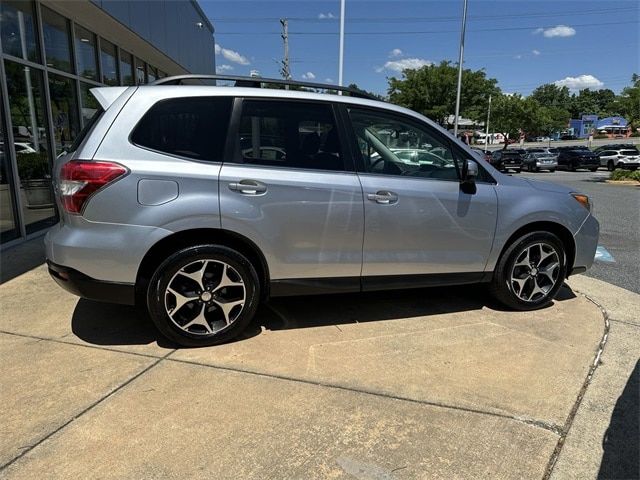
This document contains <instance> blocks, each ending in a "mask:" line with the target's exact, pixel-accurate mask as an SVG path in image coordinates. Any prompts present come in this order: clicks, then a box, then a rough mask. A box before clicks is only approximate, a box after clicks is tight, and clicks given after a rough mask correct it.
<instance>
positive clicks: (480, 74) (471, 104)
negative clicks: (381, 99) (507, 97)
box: [388, 61, 500, 125]
mask: <svg viewBox="0 0 640 480" xmlns="http://www.w3.org/2000/svg"><path fill="white" fill-rule="evenodd" d="M457 75H458V68H457V66H455V64H452V63H451V62H447V61H443V62H441V63H440V64H439V65H428V66H424V67H422V68H419V69H416V70H413V69H407V70H404V71H403V72H402V78H400V79H398V78H396V77H391V78H390V79H389V88H388V93H389V99H390V100H391V102H393V103H395V104H398V105H401V106H403V107H407V108H410V109H412V110H415V111H417V112H420V113H422V114H423V115H425V116H427V117H429V118H431V119H433V120H434V121H436V122H438V123H440V124H441V125H445V124H446V120H447V117H448V116H449V115H453V114H454V113H455V102H456V85H457ZM497 84H498V81H497V80H496V79H495V78H487V75H486V73H485V71H484V70H470V69H464V70H463V72H462V92H461V98H460V115H461V116H463V117H467V118H471V119H472V120H482V119H484V117H485V115H486V112H487V105H488V100H489V95H497V94H499V93H500V89H499V88H498V86H497Z"/></svg>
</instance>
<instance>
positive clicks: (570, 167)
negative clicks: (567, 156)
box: [569, 162, 578, 172]
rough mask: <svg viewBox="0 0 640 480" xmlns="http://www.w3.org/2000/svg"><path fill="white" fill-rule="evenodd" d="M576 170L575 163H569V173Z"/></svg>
mask: <svg viewBox="0 0 640 480" xmlns="http://www.w3.org/2000/svg"><path fill="white" fill-rule="evenodd" d="M577 169H578V168H577V166H576V164H575V162H571V163H570V164H569V171H570V172H575V171H576V170H577Z"/></svg>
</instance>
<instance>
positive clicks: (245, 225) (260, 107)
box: [220, 98, 364, 295]
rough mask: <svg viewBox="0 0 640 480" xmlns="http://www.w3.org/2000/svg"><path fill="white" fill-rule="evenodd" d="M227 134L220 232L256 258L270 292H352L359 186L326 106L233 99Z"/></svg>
mask: <svg viewBox="0 0 640 480" xmlns="http://www.w3.org/2000/svg"><path fill="white" fill-rule="evenodd" d="M231 130H232V131H231V136H230V138H229V140H228V142H227V151H228V153H227V157H228V158H227V159H226V160H225V162H224V164H223V166H222V169H221V172H220V213H221V218H222V228H223V229H226V230H229V231H232V232H236V233H238V234H241V235H243V236H244V237H247V238H248V239H250V240H251V241H252V242H253V243H255V244H256V245H257V246H258V248H259V249H260V250H261V251H262V252H263V254H264V256H265V258H266V261H267V264H268V268H269V274H270V278H271V281H272V294H275V295H277V294H286V293H304V291H306V288H307V287H310V288H313V289H314V290H316V291H322V290H326V291H340V290H357V289H359V276H360V269H361V266H362V236H363V228H364V214H363V208H364V207H363V200H362V188H361V186H360V182H359V181H358V177H357V175H356V173H355V171H354V168H353V161H352V158H351V155H350V154H349V153H346V150H345V148H344V139H343V136H344V133H343V132H342V131H341V129H340V128H339V123H338V119H337V118H336V115H335V113H334V107H333V106H332V104H331V103H328V102H312V101H299V100H286V99H265V98H245V99H237V100H236V105H235V107H234V114H233V120H232V129H231ZM333 278H339V280H337V281H334V280H330V279H333Z"/></svg>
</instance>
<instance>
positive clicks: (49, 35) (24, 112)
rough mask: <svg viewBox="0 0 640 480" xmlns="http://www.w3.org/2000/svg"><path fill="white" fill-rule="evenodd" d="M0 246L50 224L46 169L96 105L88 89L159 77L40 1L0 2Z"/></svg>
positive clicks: (53, 214)
mask: <svg viewBox="0 0 640 480" xmlns="http://www.w3.org/2000/svg"><path fill="white" fill-rule="evenodd" d="M0 22H1V23H0V44H1V54H0V74H1V75H2V76H1V78H0V80H1V81H2V83H1V87H2V88H1V89H0V94H1V95H0V96H1V99H2V101H1V102H0V244H5V243H6V242H10V241H13V240H16V239H19V238H21V237H24V236H26V235H29V234H30V233H34V232H37V231H40V230H42V229H44V228H47V227H49V226H51V225H53V224H55V222H57V213H56V207H55V201H54V195H53V191H52V185H51V166H52V164H53V161H54V159H55V157H56V156H57V155H59V154H60V153H61V152H62V151H63V150H65V148H68V147H69V146H70V145H71V144H72V142H73V141H74V140H75V139H76V137H77V136H78V135H79V133H80V131H81V130H82V127H83V126H84V125H85V124H86V123H87V122H88V121H89V119H90V118H91V117H92V116H93V114H94V113H95V111H96V110H97V109H98V107H99V105H98V102H97V100H96V99H95V97H94V96H93V95H92V94H91V93H90V90H91V89H92V88H95V87H99V86H103V85H140V84H144V83H147V82H149V81H154V80H156V79H157V78H160V77H163V76H166V75H167V74H166V73H165V72H161V71H159V70H158V69H157V67H154V66H151V65H147V63H146V62H145V61H144V59H140V58H137V57H134V56H133V55H132V54H131V53H130V51H127V50H123V49H122V48H121V47H122V46H121V45H118V44H117V43H113V42H111V41H109V40H106V39H104V38H102V37H101V36H99V35H97V34H96V33H94V32H93V31H92V29H91V28H90V26H89V25H81V24H79V23H76V22H74V21H73V20H72V19H70V18H67V17H65V16H64V15H62V14H60V13H59V12H56V11H54V10H53V9H50V8H48V7H46V6H44V5H42V4H41V3H40V2H39V1H32V0H2V1H0Z"/></svg>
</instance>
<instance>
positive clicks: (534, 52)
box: [531, 50, 540, 57]
mask: <svg viewBox="0 0 640 480" xmlns="http://www.w3.org/2000/svg"><path fill="white" fill-rule="evenodd" d="M531 53H533V54H534V55H535V56H536V57H537V56H538V55H540V50H531Z"/></svg>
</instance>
